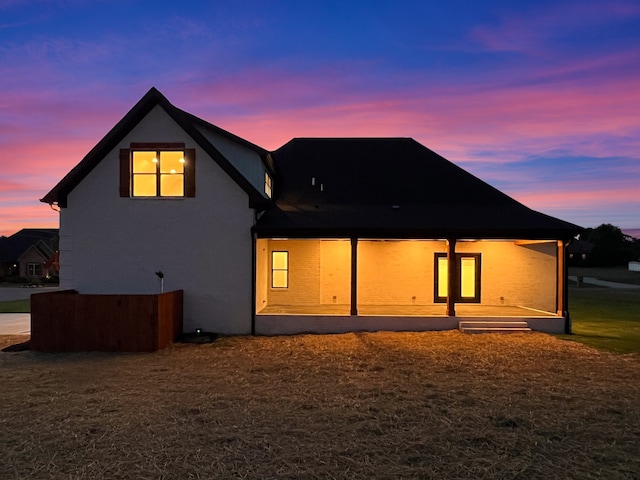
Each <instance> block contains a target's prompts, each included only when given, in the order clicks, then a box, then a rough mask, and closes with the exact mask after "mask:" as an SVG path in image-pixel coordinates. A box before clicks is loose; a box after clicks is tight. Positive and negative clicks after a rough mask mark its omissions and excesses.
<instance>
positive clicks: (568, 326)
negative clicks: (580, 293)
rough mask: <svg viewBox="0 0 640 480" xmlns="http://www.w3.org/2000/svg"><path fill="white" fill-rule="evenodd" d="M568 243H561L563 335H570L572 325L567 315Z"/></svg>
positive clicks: (568, 314)
mask: <svg viewBox="0 0 640 480" xmlns="http://www.w3.org/2000/svg"><path fill="white" fill-rule="evenodd" d="M568 247H569V242H565V241H564V240H563V241H562V266H563V270H564V272H563V275H562V276H563V278H564V288H563V291H562V295H563V297H564V298H563V303H564V333H566V334H571V333H573V332H572V325H571V314H570V313H569V262H568V261H567V260H568V258H567V257H568V253H567V250H568Z"/></svg>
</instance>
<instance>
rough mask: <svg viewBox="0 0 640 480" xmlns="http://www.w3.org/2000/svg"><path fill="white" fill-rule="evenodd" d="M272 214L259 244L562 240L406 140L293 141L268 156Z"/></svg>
mask: <svg viewBox="0 0 640 480" xmlns="http://www.w3.org/2000/svg"><path fill="white" fill-rule="evenodd" d="M272 157H273V161H274V163H275V166H276V172H277V174H276V180H275V185H276V192H275V208H272V209H270V210H267V211H266V212H265V213H264V215H263V216H262V217H261V218H260V220H259V221H258V222H257V225H256V227H255V231H256V232H257V233H258V234H259V235H262V236H298V237H303V236H360V237H378V238H380V237H383V238H386V237H389V238H400V237H414V238H444V237H449V236H455V237H456V238H533V239H543V238H544V239H556V238H570V237H571V236H573V235H575V233H577V232H579V231H580V230H581V228H580V227H578V226H576V225H573V224H570V223H568V222H564V221H562V220H558V219H556V218H553V217H550V216H548V215H544V214H542V213H539V212H535V211H533V210H531V209H529V208H527V207H525V206H524V205H522V204H521V203H519V202H517V201H516V200H514V199H512V198H511V197H509V196H508V195H505V194H504V193H502V192H500V191H499V190H497V189H496V188H494V187H492V186H490V185H489V184H487V183H485V182H483V181H482V180H480V179H478V178H477V177H475V176H473V175H471V174H470V173H468V172H466V171H465V170H463V169H461V168H460V167H458V166H456V165H454V164H453V163H451V162H449V161H448V160H446V159H445V158H443V157H441V156H440V155H438V154H436V153H435V152H433V151H431V150H429V149H428V148H426V147H424V146H423V145H421V144H419V143H418V142H416V141H415V140H413V139H410V138H297V139H293V140H291V141H290V142H289V143H287V144H286V145H284V146H283V147H281V148H280V149H278V150H276V151H275V152H273V153H272Z"/></svg>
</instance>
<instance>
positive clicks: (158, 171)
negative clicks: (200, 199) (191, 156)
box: [131, 150, 185, 197]
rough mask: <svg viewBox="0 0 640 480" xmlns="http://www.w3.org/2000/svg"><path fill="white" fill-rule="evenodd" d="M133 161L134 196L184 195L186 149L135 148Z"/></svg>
mask: <svg viewBox="0 0 640 480" xmlns="http://www.w3.org/2000/svg"><path fill="white" fill-rule="evenodd" d="M131 163H132V169H131V173H132V175H131V187H132V192H133V196H134V197H183V196H184V177H185V176H184V163H185V160H184V151H182V150H178V151H166V150H134V151H133V153H132V156H131Z"/></svg>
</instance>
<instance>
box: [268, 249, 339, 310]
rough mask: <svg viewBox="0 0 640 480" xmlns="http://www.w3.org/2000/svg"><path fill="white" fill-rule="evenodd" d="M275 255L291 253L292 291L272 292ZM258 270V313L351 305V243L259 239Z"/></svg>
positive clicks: (287, 289) (290, 283)
mask: <svg viewBox="0 0 640 480" xmlns="http://www.w3.org/2000/svg"><path fill="white" fill-rule="evenodd" d="M274 251H287V252H289V288H271V252H274ZM256 270H257V271H256V303H257V305H256V309H257V311H260V310H261V309H262V308H263V307H265V306H267V305H326V304H343V305H348V304H349V302H350V299H351V243H350V241H349V240H317V239H313V240H271V239H270V240H267V239H259V240H258V243H257V249H256ZM334 297H335V298H334Z"/></svg>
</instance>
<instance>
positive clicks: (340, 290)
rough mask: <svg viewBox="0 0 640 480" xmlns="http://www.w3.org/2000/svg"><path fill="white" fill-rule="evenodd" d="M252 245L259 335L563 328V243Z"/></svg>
mask: <svg viewBox="0 0 640 480" xmlns="http://www.w3.org/2000/svg"><path fill="white" fill-rule="evenodd" d="M255 245H256V255H255V258H256V270H255V274H256V283H255V285H256V295H255V301H256V303H255V308H256V310H255V316H254V332H255V333H258V334H288V333H302V332H317V333H331V332H334V333H337V332H346V331H357V330H416V331H419V330H443V329H454V328H458V322H459V321H460V320H479V321H482V320H488V319H493V320H495V319H500V320H509V319H513V320H519V321H526V322H527V324H528V325H529V327H530V328H532V329H534V330H541V331H547V332H554V333H560V332H564V331H565V329H566V327H565V316H564V314H563V311H564V310H565V308H564V304H563V302H564V301H565V300H564V299H565V289H566V285H565V280H564V279H565V278H566V277H565V276H564V243H563V242H561V241H555V240H554V241H540V240H493V239H491V240H458V239H448V240H441V239H414V240H407V239H358V238H355V239H351V238H349V239H276V238H259V239H256V243H255ZM450 259H454V260H453V261H449V260H450ZM449 292H453V294H449Z"/></svg>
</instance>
